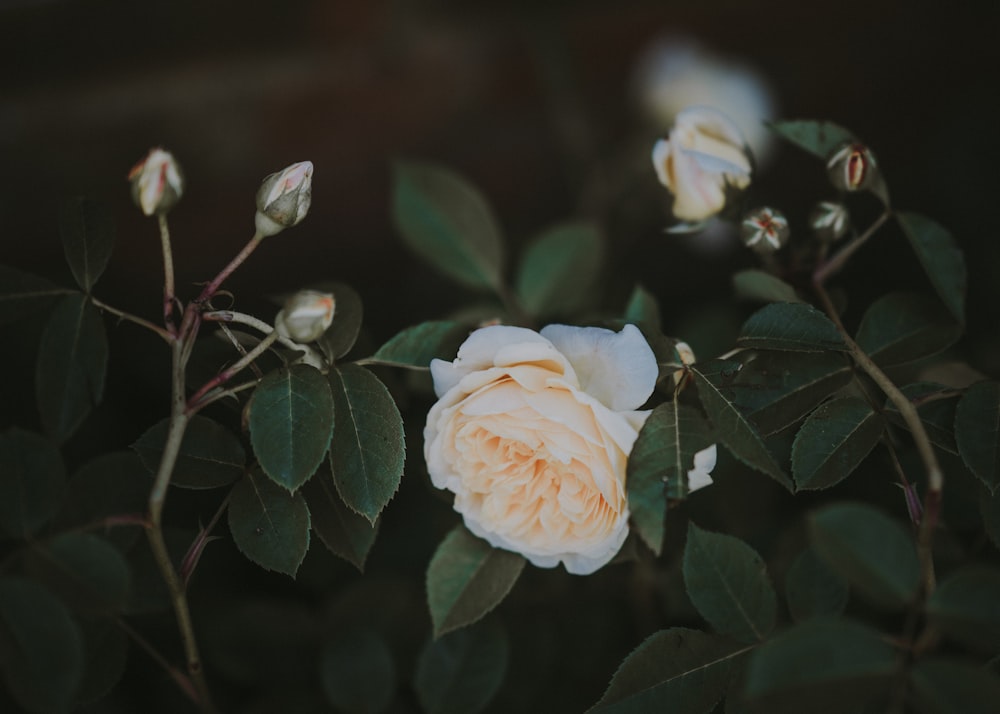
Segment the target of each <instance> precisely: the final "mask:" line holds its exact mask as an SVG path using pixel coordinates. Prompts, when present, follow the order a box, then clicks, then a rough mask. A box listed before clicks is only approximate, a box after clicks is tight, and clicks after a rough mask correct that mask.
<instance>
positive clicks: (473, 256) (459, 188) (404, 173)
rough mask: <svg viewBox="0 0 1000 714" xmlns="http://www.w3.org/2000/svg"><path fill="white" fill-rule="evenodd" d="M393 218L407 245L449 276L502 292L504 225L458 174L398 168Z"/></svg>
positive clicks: (411, 166)
mask: <svg viewBox="0 0 1000 714" xmlns="http://www.w3.org/2000/svg"><path fill="white" fill-rule="evenodd" d="M392 216H393V220H394V222H395V225H396V228H397V229H398V230H399V232H400V233H401V234H402V236H403V240H404V241H405V242H406V244H407V245H408V246H409V247H410V248H411V249H412V250H413V251H414V252H415V253H417V254H418V255H419V256H420V257H422V258H423V259H424V260H426V261H427V262H428V263H430V264H431V265H433V266H434V267H435V268H437V269H438V270H440V271H441V272H442V273H444V274H445V275H447V276H449V277H450V278H452V279H453V280H455V281H457V282H459V283H461V284H462V285H465V286H466V287H470V288H477V289H482V288H491V289H493V290H494V291H496V290H499V289H500V288H501V286H502V284H503V278H502V275H503V263H504V256H503V239H502V236H501V232H500V226H499V224H498V223H497V220H496V218H495V217H494V215H493V211H492V210H491V209H490V207H489V204H488V203H487V202H486V199H484V198H483V196H482V195H481V194H480V193H479V191H477V190H476V189H475V188H474V187H472V186H471V185H470V184H469V183H468V182H466V181H465V180H464V179H463V178H461V177H460V176H458V175H457V174H455V173H454V172H452V171H449V170H448V169H444V168H440V167H437V166H429V165H426V164H416V163H399V164H397V165H396V166H395V171H394V172H393V197H392Z"/></svg>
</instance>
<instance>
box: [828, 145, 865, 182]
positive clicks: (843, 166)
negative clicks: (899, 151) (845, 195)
mask: <svg viewBox="0 0 1000 714" xmlns="http://www.w3.org/2000/svg"><path fill="white" fill-rule="evenodd" d="M826 170H827V173H828V174H829V176H830V181H831V183H833V185H834V186H835V187H836V188H837V189H838V190H840V191H862V190H865V189H868V188H871V187H872V186H873V185H874V183H875V179H876V177H877V176H878V167H877V166H876V164H875V155H874V154H872V152H871V150H870V149H869V148H868V147H867V146H865V145H864V144H844V145H843V146H841V147H840V148H839V149H837V150H836V151H834V152H833V154H831V155H830V158H829V159H828V160H827V162H826Z"/></svg>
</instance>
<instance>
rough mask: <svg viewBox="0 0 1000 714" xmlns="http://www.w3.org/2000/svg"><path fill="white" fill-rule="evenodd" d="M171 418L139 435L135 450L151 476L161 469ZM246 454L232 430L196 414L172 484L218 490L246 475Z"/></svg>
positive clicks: (188, 428) (186, 433)
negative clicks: (244, 471) (244, 473)
mask: <svg viewBox="0 0 1000 714" xmlns="http://www.w3.org/2000/svg"><path fill="white" fill-rule="evenodd" d="M169 430H170V419H163V420H162V421H160V422H157V423H156V424H155V425H154V426H152V427H150V428H149V429H147V430H146V432H145V433H143V435H142V436H140V437H139V438H138V439H137V440H136V442H135V443H134V444H132V448H133V449H135V451H136V453H137V454H138V455H139V458H140V459H142V463H143V465H144V466H145V467H146V468H147V469H148V470H149V473H151V474H155V473H156V472H157V470H158V469H159V468H160V459H161V457H162V456H163V446H164V444H165V443H166V441H167V432H168V431H169ZM245 466H246V453H245V452H244V451H243V444H241V443H240V440H239V439H238V438H237V437H236V435H235V434H233V433H232V432H231V431H229V429H227V428H226V427H224V426H222V425H221V424H219V423H217V422H214V421H212V420H211V419H209V418H207V417H203V416H201V415H197V414H196V415H195V416H193V417H191V420H190V421H189V422H188V425H187V429H186V430H185V432H184V439H183V441H181V448H180V453H179V454H178V455H177V464H176V465H175V466H174V474H173V476H172V477H171V479H170V483H171V484H172V485H174V486H179V487H181V488H193V489H202V488H218V487H220V486H225V485H227V484H230V483H232V482H233V481H235V480H236V479H238V478H239V477H240V476H242V475H243V470H244V468H245Z"/></svg>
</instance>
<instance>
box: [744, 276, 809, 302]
mask: <svg viewBox="0 0 1000 714" xmlns="http://www.w3.org/2000/svg"><path fill="white" fill-rule="evenodd" d="M733 292H735V293H736V297H738V298H742V299H743V300H752V301H755V302H796V303H800V302H802V299H801V298H799V296H798V293H796V292H795V288H793V287H792V286H791V285H789V284H788V283H786V282H785V281H784V280H782V279H781V278H777V277H775V276H774V275H771V274H770V273H767V272H764V271H763V270H741V271H739V272H738V273H736V274H735V275H733Z"/></svg>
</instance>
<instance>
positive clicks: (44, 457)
mask: <svg viewBox="0 0 1000 714" xmlns="http://www.w3.org/2000/svg"><path fill="white" fill-rule="evenodd" d="M0 474H3V476H2V477H0V531H3V532H4V533H6V534H7V535H9V536H11V537H14V538H23V539H27V538H29V537H31V536H32V535H34V534H35V533H37V532H38V530H39V529H40V528H41V527H42V526H44V525H45V524H46V523H48V522H49V520H50V519H51V518H52V517H53V516H54V515H55V514H56V511H58V510H59V504H60V503H61V502H62V498H63V495H64V488H65V485H66V471H65V469H64V467H63V463H62V457H61V456H60V454H59V450H58V449H57V448H56V447H55V446H54V445H52V444H51V443H50V442H49V441H48V440H47V439H44V438H43V437H41V436H39V435H38V434H35V433H33V432H30V431H25V430H23V429H17V428H13V429H8V430H7V431H5V432H3V433H0Z"/></svg>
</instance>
